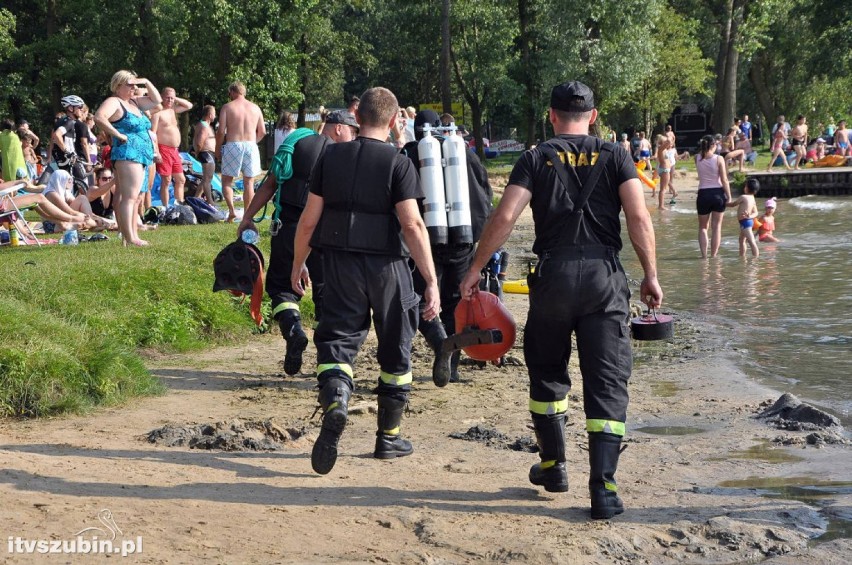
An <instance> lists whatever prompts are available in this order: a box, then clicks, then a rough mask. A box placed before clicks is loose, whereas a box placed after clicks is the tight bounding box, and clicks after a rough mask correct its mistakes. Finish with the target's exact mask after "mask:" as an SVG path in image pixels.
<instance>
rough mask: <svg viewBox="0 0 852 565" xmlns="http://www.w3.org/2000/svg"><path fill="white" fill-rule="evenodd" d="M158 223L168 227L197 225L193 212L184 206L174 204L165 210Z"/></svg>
mask: <svg viewBox="0 0 852 565" xmlns="http://www.w3.org/2000/svg"><path fill="white" fill-rule="evenodd" d="M160 223H163V224H166V225H170V226H189V225H194V224H197V223H198V220H197V219H196V218H195V212H193V211H192V208H190V207H189V206H187V205H186V204H175V205H174V206H171V207H169V208H168V209H166V212H165V214H164V216H163V218H162V219H161V220H160Z"/></svg>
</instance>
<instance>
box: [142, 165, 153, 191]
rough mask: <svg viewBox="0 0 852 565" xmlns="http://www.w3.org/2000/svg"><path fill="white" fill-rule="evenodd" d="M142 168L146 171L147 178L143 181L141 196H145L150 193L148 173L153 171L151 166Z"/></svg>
mask: <svg viewBox="0 0 852 565" xmlns="http://www.w3.org/2000/svg"><path fill="white" fill-rule="evenodd" d="M142 168H143V169H145V177H144V178H143V179H142V186H141V187H140V188H139V194H145V193H146V192H148V175H149V174H150V173H149V172H148V171H149V170H150V169H151V165H142Z"/></svg>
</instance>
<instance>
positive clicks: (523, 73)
mask: <svg viewBox="0 0 852 565" xmlns="http://www.w3.org/2000/svg"><path fill="white" fill-rule="evenodd" d="M661 6H662V1H661V0H602V1H600V2H594V3H590V4H588V5H586V6H584V8H583V12H582V14H583V17H577V12H576V11H574V10H566V9H565V6H564V3H562V2H559V1H558V0H519V2H518V17H519V27H520V33H519V37H518V41H517V43H516V48H517V49H518V50H519V52H520V54H521V55H520V62H521V64H520V67H519V68H518V69H517V70H516V72H515V73H514V76H515V78H516V80H518V82H520V83H521V84H523V86H524V102H523V105H524V113H525V116H526V122H527V124H526V125H527V130H528V131H527V141H528V143H531V142H532V141H533V140H534V138H535V134H534V128H533V127H532V122H533V117H534V116H535V117H536V119H538V120H541V119H544V117H545V116H546V113H545V109H546V108H547V105H548V103H549V93H550V87H551V86H553V85H555V84H558V83H560V82H564V81H566V80H570V79H577V80H581V81H583V82H585V83H586V84H588V85H589V86H590V87H591V88H592V89H593V90H594V92H595V97H596V103H597V105H598V107H599V110H600V111H601V112H603V113H604V114H606V113H607V112H609V111H611V110H615V109H618V108H620V107H621V106H623V105H624V103H625V101H626V100H627V95H628V94H629V93H630V92H631V91H634V90H635V89H636V85H637V84H638V83H641V81H642V80H643V79H644V78H645V76H646V75H649V74H650V72H651V70H652V65H653V61H654V53H653V50H652V43H651V35H650V34H651V27H650V25H648V23H649V22H652V21H654V20H655V19H656V18H657V15H658V13H659V11H660V9H661ZM543 136H544V137H546V135H543Z"/></svg>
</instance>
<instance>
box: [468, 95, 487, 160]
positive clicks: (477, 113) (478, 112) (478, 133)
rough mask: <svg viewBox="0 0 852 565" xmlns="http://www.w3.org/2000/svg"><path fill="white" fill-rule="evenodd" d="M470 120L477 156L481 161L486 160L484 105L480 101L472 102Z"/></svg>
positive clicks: (470, 102)
mask: <svg viewBox="0 0 852 565" xmlns="http://www.w3.org/2000/svg"><path fill="white" fill-rule="evenodd" d="M468 104H470V118H471V121H472V122H473V124H472V125H473V138H474V139H475V140H476V154H477V155H479V158H480V160H482V161H484V160H485V144H484V143H483V141H482V104H480V103H479V100H474V101H470V100H468Z"/></svg>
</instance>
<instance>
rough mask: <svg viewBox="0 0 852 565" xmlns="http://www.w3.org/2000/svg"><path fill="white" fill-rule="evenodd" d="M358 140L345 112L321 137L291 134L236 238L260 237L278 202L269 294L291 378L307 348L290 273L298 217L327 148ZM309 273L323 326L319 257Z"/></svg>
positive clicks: (306, 131)
mask: <svg viewBox="0 0 852 565" xmlns="http://www.w3.org/2000/svg"><path fill="white" fill-rule="evenodd" d="M357 134H358V122H356V121H355V116H353V115H352V114H350V113H348V112H345V111H342V110H339V111H336V112H332V113H331V114H329V116H328V119H327V120H326V122H325V125H324V126H323V129H322V134H321V135H316V133H315V132H314V131H313V130H311V129H308V128H300V129H297V130H294V131H293V132H291V133H290V135H289V136H287V139H285V140H284V143H282V144H281V145H280V146H279V148H278V151H277V152H276V154H275V157H274V158H273V160H272V165H271V166H270V168H269V174H268V175H267V177H266V180H265V181H264V183H263V185H261V187H260V189H259V190H258V191H257V194H255V197H254V198H253V199H252V201H251V204H249V207H248V209H247V210H246V211H245V213H244V214H243V220H242V222H240V225H239V227H238V228H237V236H240V235H241V234H242V233H243V231H245V230H247V229H250V230H255V231H257V227H256V226H255V225H254V221H253V218H254V216H255V215H256V214H257V213H258V212H260V209H261V208H263V207H264V206H266V203H267V202H269V201H270V200H271V199H272V198H273V197H274V198H275V200H274V205H275V212H274V213H273V215H272V224H271V225H270V228H269V233H270V235H271V236H272V242H271V245H272V251H271V254H270V257H269V270H268V271H267V272H266V293H267V294H268V295H269V297H270V298H271V299H272V317H273V318H275V319H276V320H278V327H279V328H281V335H282V336H283V337H284V340H285V342H286V343H287V348H286V352H285V354H284V372H285V373H287V374H288V375H295V374H297V373H299V371H300V370H301V369H302V354H303V353H304V351H305V349H306V348H307V346H308V338H307V336H306V335H305V332H304V330H303V329H302V323H301V316H300V314H299V299H300V298H301V297H300V295H299V294H297V293H295V292H293V289H292V288H291V287H290V273H291V272H292V271H293V239H294V238H295V236H296V226H297V225H298V223H299V216H301V214H302V210H303V209H304V208H305V202H306V201H307V199H308V184H309V182H310V179H311V172H312V171H313V169H314V165H315V164H316V162H317V160H318V159H319V157H320V155H322V153H323V151H325V147H326V145H328V144H330V143H340V142H344V141H352V140H353V139H354V138H355V136H356V135H357ZM308 268H309V269H310V271H311V276H312V277H313V300H314V312H315V316H316V319H317V320H319V319H320V317H321V315H322V291H323V284H322V281H323V279H322V260H321V256H320V254H316V255H313V256H311V258H310V260H309V261H308Z"/></svg>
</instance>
